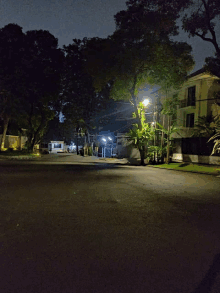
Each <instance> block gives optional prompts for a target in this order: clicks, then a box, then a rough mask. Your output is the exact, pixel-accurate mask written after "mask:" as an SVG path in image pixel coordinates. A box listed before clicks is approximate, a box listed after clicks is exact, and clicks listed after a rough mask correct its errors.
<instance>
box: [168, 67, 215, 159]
mask: <svg viewBox="0 0 220 293" xmlns="http://www.w3.org/2000/svg"><path fill="white" fill-rule="evenodd" d="M218 82H219V78H218V77H217V76H213V75H211V74H210V73H208V72H206V71H205V70H204V69H200V70H198V71H196V72H195V73H193V74H191V75H189V78H188V79H187V81H186V82H185V83H184V84H183V85H182V87H181V88H180V90H179V91H178V92H175V93H172V94H177V95H178V98H179V100H180V104H179V106H177V116H176V123H177V126H178V127H179V128H180V130H179V131H178V132H177V133H175V134H173V135H172V137H173V138H174V146H175V148H174V153H173V160H174V161H175V160H177V161H178V160H179V161H190V162H198V163H207V164H219V163H220V157H215V156H214V157H210V154H211V151H212V148H213V143H212V142H210V143H209V144H207V141H208V139H209V138H210V137H208V136H205V135H202V136H201V137H195V136H194V134H195V130H196V126H195V123H196V122H197V121H198V118H199V117H202V116H205V117H207V116H209V115H211V114H212V115H213V116H216V115H217V114H220V100H218V99H216V98H215V95H214V93H215V92H217V91H220V84H219V83H218Z"/></svg>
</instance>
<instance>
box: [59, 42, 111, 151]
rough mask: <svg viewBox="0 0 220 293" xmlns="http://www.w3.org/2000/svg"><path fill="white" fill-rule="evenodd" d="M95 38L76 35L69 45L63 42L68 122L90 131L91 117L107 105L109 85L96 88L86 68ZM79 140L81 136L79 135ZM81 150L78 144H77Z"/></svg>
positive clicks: (64, 94) (81, 130)
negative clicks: (96, 89)
mask: <svg viewBox="0 0 220 293" xmlns="http://www.w3.org/2000/svg"><path fill="white" fill-rule="evenodd" d="M94 43H96V38H94V39H86V38H85V39H83V40H77V39H74V40H73V43H72V44H70V45H69V46H64V49H63V51H64V53H65V66H64V72H63V94H62V100H63V108H62V112H63V114H64V116H65V119H66V123H69V125H70V127H73V128H75V129H76V132H77V137H78V134H79V133H81V134H85V136H86V137H87V134H88V132H89V130H91V129H93V128H94V124H93V122H92V120H93V119H92V118H94V116H95V115H96V114H97V113H99V111H101V110H102V109H103V108H105V106H106V101H107V100H108V92H109V90H108V88H109V86H108V85H106V86H105V87H104V88H103V89H102V90H101V91H99V92H96V91H95V88H94V87H93V82H92V76H91V75H90V74H88V72H87V71H86V70H85V64H86V63H87V62H88V58H87V56H88V50H93V47H94ZM77 141H78V139H77ZM77 153H78V144H77Z"/></svg>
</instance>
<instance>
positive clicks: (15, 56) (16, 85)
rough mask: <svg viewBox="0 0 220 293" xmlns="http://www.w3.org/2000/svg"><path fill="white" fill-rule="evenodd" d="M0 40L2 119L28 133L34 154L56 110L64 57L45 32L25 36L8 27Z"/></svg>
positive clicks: (28, 32)
mask: <svg viewBox="0 0 220 293" xmlns="http://www.w3.org/2000/svg"><path fill="white" fill-rule="evenodd" d="M0 40H1V42H0V43H1V44H0V80H1V82H0V90H1V94H0V103H1V106H2V107H1V117H2V119H6V118H7V119H6V122H7V123H8V120H9V119H12V118H13V119H15V120H16V121H17V124H18V125H19V126H20V128H26V129H27V132H26V133H27V135H28V148H29V149H30V150H33V147H34V145H35V144H36V143H38V142H39V140H40V139H41V137H42V135H43V134H44V131H45V127H46V125H47V123H48V121H49V120H50V119H52V118H53V117H54V112H55V111H56V110H58V109H57V101H58V99H59V92H60V76H61V68H62V62H63V60H62V58H63V54H62V52H61V50H60V49H58V41H57V39H56V38H55V37H54V36H53V35H51V34H50V33H49V32H48V31H43V30H33V31H27V32H26V34H24V33H23V32H22V28H21V27H19V26H18V25H15V24H9V25H7V26H5V27H4V28H3V29H1V31H0ZM6 126H7V124H6ZM6 131H7V129H6V127H5V134H6Z"/></svg>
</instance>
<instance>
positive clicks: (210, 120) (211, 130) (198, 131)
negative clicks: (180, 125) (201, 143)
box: [193, 114, 220, 137]
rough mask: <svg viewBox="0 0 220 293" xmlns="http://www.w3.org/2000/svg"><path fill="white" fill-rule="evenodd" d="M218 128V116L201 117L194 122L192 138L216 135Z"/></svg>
mask: <svg viewBox="0 0 220 293" xmlns="http://www.w3.org/2000/svg"><path fill="white" fill-rule="evenodd" d="M218 128H220V120H219V117H218V115H217V116H213V115H212V114H210V115H208V116H201V117H199V118H198V120H197V121H196V122H195V129H194V133H193V136H194V137H198V136H199V137H201V136H203V137H210V136H213V135H215V134H216V130H217V129H218Z"/></svg>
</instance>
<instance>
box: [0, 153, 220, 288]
mask: <svg viewBox="0 0 220 293" xmlns="http://www.w3.org/2000/svg"><path fill="white" fill-rule="evenodd" d="M59 158H61V157H59ZM62 159H64V156H63V157H62ZM55 160H56V159H54V160H50V162H49V161H48V162H46V159H45V160H41V161H40V160H39V161H36V162H9V161H8V162H3V161H1V162H0V174H1V175H0V186H1V196H0V224H1V225H0V242H1V246H0V247H1V251H0V252H1V253H0V271H1V276H0V278H1V280H0V292H4V293H5V292H7V293H9V292H35V293H36V292H39V293H42V292H43V293H44V292H45V293H48V292H53V293H54V292H59V293H60V292H63V293H70V292H71V293H72V292H77V293H78V292H80V293H81V292H82V293H85V292H107V293H109V292H112V293H118V292H120V293H121V292H126V293H129V292H131V293H133V292H152V293H162V292H163V293H166V292H167V293H174V292H175V293H176V292H183V293H195V292H211V293H214V292H216V293H217V292H219V288H220V275H219V269H220V265H219V262H218V255H219V253H220V232H219V231H220V194H219V188H220V179H219V178H216V177H214V176H209V175H202V174H191V173H182V172H176V171H170V170H164V169H163V170H158V169H154V168H144V167H141V166H139V167H132V166H123V165H121V166H115V165H113V164H112V165H111V164H108V165H107V164H94V165H93V164H90V165H89V164H87V165H86V164H81V163H78V164H76V163H74V164H71V163H70V162H68V163H67V162H64V161H59V159H57V162H55ZM82 160H83V158H82ZM215 258H216V262H215V263H214V264H213V260H214V259H215ZM212 264H213V265H212ZM210 268H211V271H210V272H209V269H210ZM207 280H208V281H207ZM202 282H203V283H202ZM204 284H205V285H206V284H211V285H212V289H211V290H209V291H207V290H208V289H207V290H206V291H195V289H196V287H198V286H199V285H202V287H203V288H204V287H205V285H204Z"/></svg>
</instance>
